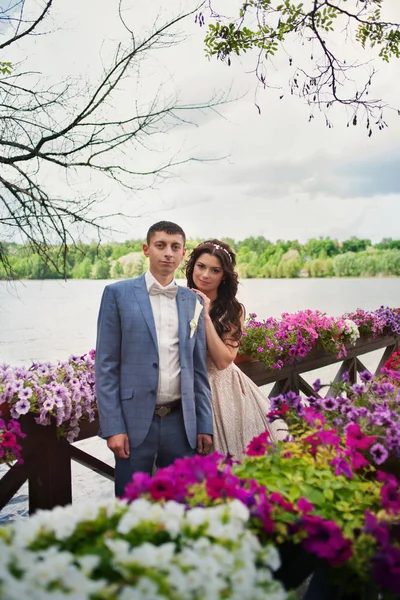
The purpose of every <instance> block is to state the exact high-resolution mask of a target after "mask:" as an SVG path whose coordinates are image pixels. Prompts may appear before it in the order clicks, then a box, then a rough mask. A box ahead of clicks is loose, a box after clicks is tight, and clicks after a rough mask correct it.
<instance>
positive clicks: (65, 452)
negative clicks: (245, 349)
mask: <svg viewBox="0 0 400 600" xmlns="http://www.w3.org/2000/svg"><path fill="white" fill-rule="evenodd" d="M399 343H400V337H389V336H385V337H379V338H375V339H370V338H369V339H366V338H364V339H360V340H358V342H357V343H356V345H354V346H351V347H348V349H347V357H346V358H345V359H344V360H340V359H337V358H335V357H334V356H332V355H331V354H328V353H326V352H324V351H323V350H321V349H320V348H314V350H312V351H311V352H310V353H309V354H308V355H307V356H306V357H305V358H303V359H302V360H301V361H299V362H298V363H297V364H293V365H287V366H285V367H284V368H283V369H282V370H280V371H277V370H275V369H270V370H269V369H267V368H266V367H265V365H264V364H263V363H261V362H259V361H251V362H242V363H240V364H238V366H239V368H240V369H241V370H242V371H243V372H244V373H245V374H246V375H248V377H250V379H252V380H253V381H254V382H255V383H256V384H257V385H259V386H260V385H265V384H268V383H274V386H273V388H272V390H271V392H270V393H269V396H270V397H273V396H276V395H278V394H282V393H285V392H287V391H289V390H292V391H294V392H296V393H299V392H303V393H305V394H307V395H311V394H314V391H313V389H312V387H311V386H310V385H309V384H308V383H307V381H305V379H304V378H303V377H302V373H306V372H308V371H314V370H316V369H320V368H322V367H327V366H329V365H333V364H335V363H339V368H338V371H337V374H336V377H335V380H336V381H338V380H339V379H340V378H341V376H342V374H343V373H344V372H346V371H347V372H349V374H350V379H351V381H353V382H355V381H356V380H357V374H358V373H359V372H361V371H363V370H364V369H365V367H364V365H363V364H362V362H361V360H360V358H359V357H360V356H362V355H364V354H367V353H369V352H373V351H375V350H381V349H382V350H383V354H382V357H381V359H380V361H379V362H378V365H377V367H376V370H375V371H376V372H378V371H379V370H380V369H381V367H382V365H383V364H384V362H385V361H386V360H387V359H388V358H389V356H390V355H391V353H392V352H393V351H394V350H397V349H398V347H399ZM331 392H332V390H328V394H329V393H331ZM20 423H21V429H22V431H23V432H24V433H26V438H25V439H24V440H23V443H22V456H23V460H24V462H23V464H15V465H13V466H12V467H10V469H9V470H8V471H7V472H6V473H5V474H4V475H3V477H2V478H1V479H0V510H2V509H3V508H4V507H5V506H6V505H7V504H8V502H9V501H10V500H11V499H12V498H13V496H15V494H16V493H17V492H18V490H19V489H20V487H21V486H22V485H23V484H24V483H25V482H26V481H28V487H29V513H30V514H32V513H33V512H35V511H36V510H38V509H46V508H53V507H54V506H57V505H66V504H70V503H71V502H72V477H71V461H72V460H74V461H76V462H78V463H80V464H81V465H83V466H85V467H87V468H88V469H91V470H92V471H95V472H96V473H99V474H101V475H102V476H104V477H107V478H108V479H111V480H112V479H113V478H114V469H113V467H111V466H110V465H107V464H106V463H104V462H103V461H101V460H99V459H97V458H95V457H94V456H92V455H91V454H88V453H87V452H84V451H83V450H81V449H79V448H77V447H76V446H74V445H72V444H69V443H68V442H67V441H66V440H62V439H61V440H60V439H58V437H57V432H56V427H55V425H47V426H45V427H44V426H42V425H38V424H37V423H36V422H35V419H34V416H33V415H31V414H27V415H24V416H22V417H21V418H20ZM97 430H98V422H97V420H96V421H93V422H92V423H87V422H84V423H82V424H81V431H80V435H79V438H78V440H83V439H87V438H90V437H94V436H96V435H97Z"/></svg>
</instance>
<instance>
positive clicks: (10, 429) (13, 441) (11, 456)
mask: <svg viewBox="0 0 400 600" xmlns="http://www.w3.org/2000/svg"><path fill="white" fill-rule="evenodd" d="M0 415H1V413H0ZM24 437H25V434H24V433H22V431H21V428H20V426H19V423H17V421H14V420H13V419H11V420H10V421H8V422H7V423H6V422H5V421H4V420H3V419H1V418H0V464H4V463H5V464H7V465H9V466H10V465H11V463H13V462H14V461H18V462H19V463H21V462H22V459H21V445H20V443H19V442H20V440H21V439H22V438H24Z"/></svg>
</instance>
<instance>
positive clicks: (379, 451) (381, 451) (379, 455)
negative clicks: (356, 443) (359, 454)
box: [369, 443, 389, 465]
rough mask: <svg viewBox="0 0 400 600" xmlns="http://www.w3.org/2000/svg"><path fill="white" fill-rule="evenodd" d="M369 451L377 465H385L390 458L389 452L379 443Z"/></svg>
mask: <svg viewBox="0 0 400 600" xmlns="http://www.w3.org/2000/svg"><path fill="white" fill-rule="evenodd" d="M369 451H370V454H371V456H372V457H373V459H374V462H375V463H376V464H377V465H381V464H382V463H384V462H385V460H386V459H387V458H388V456H389V452H388V451H387V450H386V448H385V447H384V446H383V445H382V444H380V443H377V444H374V445H373V446H371V448H370V449H369Z"/></svg>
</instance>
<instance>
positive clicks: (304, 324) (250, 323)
mask: <svg viewBox="0 0 400 600" xmlns="http://www.w3.org/2000/svg"><path fill="white" fill-rule="evenodd" d="M360 333H362V334H366V335H370V336H372V337H376V336H378V335H400V309H395V308H388V307H380V308H379V309H378V310H376V311H363V310H361V309H358V310H357V311H355V312H353V313H347V314H345V315H343V316H342V317H339V318H337V317H328V316H327V315H326V314H325V313H322V312H320V311H312V310H304V311H299V312H297V313H293V314H289V313H283V314H282V315H281V317H280V318H279V319H276V318H269V319H266V320H263V321H259V320H257V315H256V314H254V313H250V315H249V317H248V319H247V321H246V324H245V327H244V330H243V337H242V341H241V347H240V349H239V353H240V354H246V355H248V356H251V357H252V358H255V359H258V360H261V361H262V362H264V363H265V364H266V366H267V367H268V368H273V369H281V368H282V367H283V365H284V364H287V363H293V362H295V361H296V360H299V359H301V358H303V357H304V356H306V355H307V354H308V353H309V352H310V351H311V350H312V349H313V348H314V347H315V346H316V345H317V344H320V345H321V346H322V348H324V349H325V350H326V351H327V352H330V353H331V354H334V355H336V356H337V357H338V358H343V357H345V356H346V355H347V352H346V345H349V344H354V343H355V342H356V341H357V339H358V338H359V337H360Z"/></svg>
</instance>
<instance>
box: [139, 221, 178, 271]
mask: <svg viewBox="0 0 400 600" xmlns="http://www.w3.org/2000/svg"><path fill="white" fill-rule="evenodd" d="M143 252H144V255H145V256H147V257H148V259H149V262H150V271H151V273H152V274H153V275H154V277H155V278H156V279H158V278H161V279H165V278H167V277H170V278H171V279H172V278H173V276H174V273H175V271H176V269H177V268H178V267H179V265H180V263H181V261H182V259H183V257H184V256H185V253H186V248H185V244H184V241H183V237H182V236H181V235H180V234H178V233H173V234H169V233H165V231H156V232H155V233H153V235H152V237H151V238H150V243H149V244H143Z"/></svg>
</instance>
